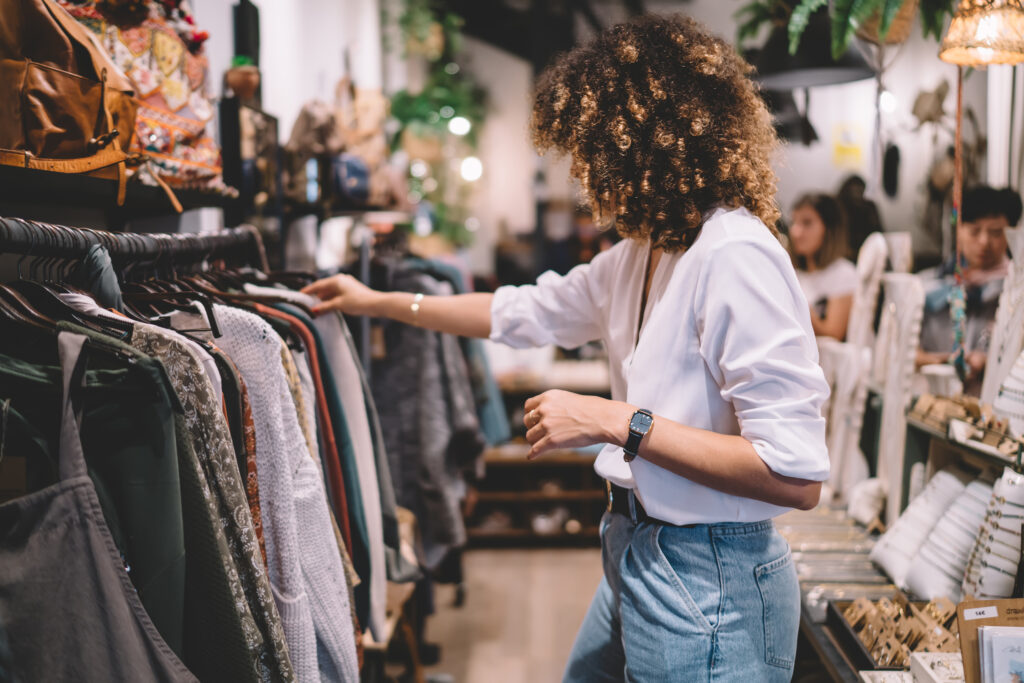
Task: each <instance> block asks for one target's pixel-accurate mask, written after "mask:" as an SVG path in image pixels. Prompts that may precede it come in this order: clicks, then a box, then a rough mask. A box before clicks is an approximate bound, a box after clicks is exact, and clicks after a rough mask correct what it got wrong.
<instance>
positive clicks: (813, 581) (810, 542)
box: [775, 506, 896, 683]
mask: <svg viewBox="0 0 1024 683" xmlns="http://www.w3.org/2000/svg"><path fill="white" fill-rule="evenodd" d="M775 524H776V527H777V528H778V530H779V533H780V534H782V535H783V536H784V537H785V538H786V541H787V542H788V543H789V545H790V547H791V548H792V550H793V564H794V566H795V568H796V571H797V576H798V578H799V580H800V596H801V603H802V604H801V609H800V641H799V646H798V650H797V660H798V664H797V672H796V673H797V674H803V673H805V672H802V671H801V670H800V668H801V666H802V665H803V664H804V663H806V661H807V660H812V659H816V660H817V661H818V662H819V663H820V667H817V668H816V672H818V673H820V672H821V671H824V673H826V674H827V675H828V676H829V678H830V679H831V680H833V681H840V682H841V683H846V682H847V681H849V682H850V683H853V682H855V681H858V680H859V678H858V673H857V668H856V666H855V665H854V663H853V660H852V658H851V657H850V656H849V655H848V654H847V653H846V652H845V651H844V650H843V647H842V646H841V645H840V640H839V638H838V637H837V635H836V634H835V633H833V632H832V628H831V626H830V625H829V624H828V623H826V619H825V612H826V607H827V603H828V601H829V600H844V599H845V600H850V599H854V598H857V597H861V596H864V597H870V598H871V599H876V598H881V597H885V596H890V595H892V594H893V593H894V592H896V587H895V586H894V585H893V584H892V583H890V582H889V580H888V579H887V578H886V577H885V576H884V575H883V574H882V573H881V572H880V571H879V570H878V569H876V568H875V567H874V565H872V564H871V562H870V560H868V553H870V552H871V549H872V548H873V547H874V540H873V539H872V538H871V537H870V535H869V534H868V532H867V531H866V530H865V529H864V528H862V527H860V526H859V525H857V524H856V523H855V522H853V520H851V519H850V518H849V517H847V516H846V513H845V511H843V510H839V509H831V508H828V507H825V506H822V507H819V508H816V509H814V510H810V511H807V512H803V511H799V510H794V511H792V512H788V513H786V514H784V515H781V516H779V517H777V518H776V520H775ZM843 563H846V564H848V565H849V566H850V567H851V568H855V569H852V570H851V572H850V575H849V576H839V575H838V574H837V573H836V572H835V569H834V568H835V567H836V565H837V564H843Z"/></svg>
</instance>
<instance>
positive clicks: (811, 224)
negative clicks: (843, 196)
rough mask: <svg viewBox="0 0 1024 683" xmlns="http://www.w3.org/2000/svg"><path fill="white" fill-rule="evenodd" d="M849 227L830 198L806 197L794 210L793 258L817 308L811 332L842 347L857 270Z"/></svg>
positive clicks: (813, 310)
mask: <svg viewBox="0 0 1024 683" xmlns="http://www.w3.org/2000/svg"><path fill="white" fill-rule="evenodd" d="M846 250H847V241H846V221H845V219H844V216H843V211H842V209H841V208H840V206H839V202H837V201H836V200H835V199H833V198H832V197H830V196H828V195H826V194H806V195H804V196H803V197H801V198H800V199H798V200H797V202H796V204H794V205H793V217H792V222H791V225H790V226H789V255H790V257H792V259H793V266H794V267H795V268H796V277H797V280H798V281H799V282H800V287H801V288H803V290H804V296H805V297H807V303H808V304H810V307H811V327H813V328H814V334H816V335H817V336H819V337H832V338H834V339H838V340H839V341H842V340H843V338H844V337H846V324H847V323H848V322H849V320H850V308H851V307H852V306H853V293H854V291H855V290H856V289H857V269H856V268H855V267H854V265H853V264H852V263H851V262H850V261H848V260H847V259H846V258H845V254H846Z"/></svg>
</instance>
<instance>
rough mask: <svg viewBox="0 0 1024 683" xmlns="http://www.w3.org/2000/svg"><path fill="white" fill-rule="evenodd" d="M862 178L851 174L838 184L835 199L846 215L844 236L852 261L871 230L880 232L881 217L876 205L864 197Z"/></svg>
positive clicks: (855, 258) (864, 186)
mask: <svg viewBox="0 0 1024 683" xmlns="http://www.w3.org/2000/svg"><path fill="white" fill-rule="evenodd" d="M866 187H867V186H866V184H865V183H864V179H863V178H861V177H860V176H859V175H856V174H855V175H851V176H850V177H848V178H847V179H846V180H844V181H843V184H842V185H840V186H839V194H837V195H836V199H837V200H838V201H839V206H840V207H841V208H842V209H843V215H844V216H846V238H847V243H848V244H849V251H848V256H849V258H851V259H853V260H854V261H856V260H857V254H858V253H860V248H861V245H863V244H864V240H866V239H867V238H868V235H870V234H871V233H873V232H882V229H883V228H882V219H881V217H880V216H879V215H878V207H877V206H875V203H874V202H873V201H871V200H870V199H867V198H865V197H864V190H865V188H866Z"/></svg>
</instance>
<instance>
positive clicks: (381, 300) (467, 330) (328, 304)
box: [302, 274, 494, 338]
mask: <svg viewBox="0 0 1024 683" xmlns="http://www.w3.org/2000/svg"><path fill="white" fill-rule="evenodd" d="M302 291H303V292H305V293H306V294H312V295H313V296H316V297H318V298H319V299H320V300H321V301H322V302H323V303H321V304H320V305H318V306H316V307H315V308H314V309H313V312H314V313H322V312H326V311H340V312H341V313H346V314H348V315H369V316H373V317H376V318H391V319H392V320H397V321H399V322H403V323H407V324H409V325H417V326H419V327H425V328H427V329H430V330H437V331H438V332H447V333H448V334H455V335H459V336H462V337H481V338H486V337H489V336H490V334H491V300H492V299H493V298H494V295H493V294H488V293H473V294H456V295H454V296H424V297H422V298H421V299H420V300H419V301H418V302H417V300H416V295H415V294H412V293H409V292H378V291H377V290H375V289H370V288H369V287H367V286H366V285H364V284H363V283H361V282H360V281H359V280H357V279H356V278H354V277H352V276H351V275H345V274H341V275H333V276H331V277H328V278H324V279H322V280H317V281H316V282H314V283H313V284H311V285H309V286H307V287H304V288H303V289H302ZM414 303H418V304H419V306H418V309H419V310H418V311H417V312H414V311H413V304H414Z"/></svg>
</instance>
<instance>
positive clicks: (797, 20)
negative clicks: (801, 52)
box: [789, 0, 828, 55]
mask: <svg viewBox="0 0 1024 683" xmlns="http://www.w3.org/2000/svg"><path fill="white" fill-rule="evenodd" d="M827 2H828V0H800V4H799V5H797V6H796V9H794V10H793V14H792V15H790V17H789V54H791V55H795V54H796V51H797V48H799V47H800V38H801V37H802V36H803V34H804V31H805V30H806V29H807V22H809V21H810V19H811V15H812V14H814V13H815V12H816V11H818V10H819V9H821V8H822V7H824V6H825V3H827Z"/></svg>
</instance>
